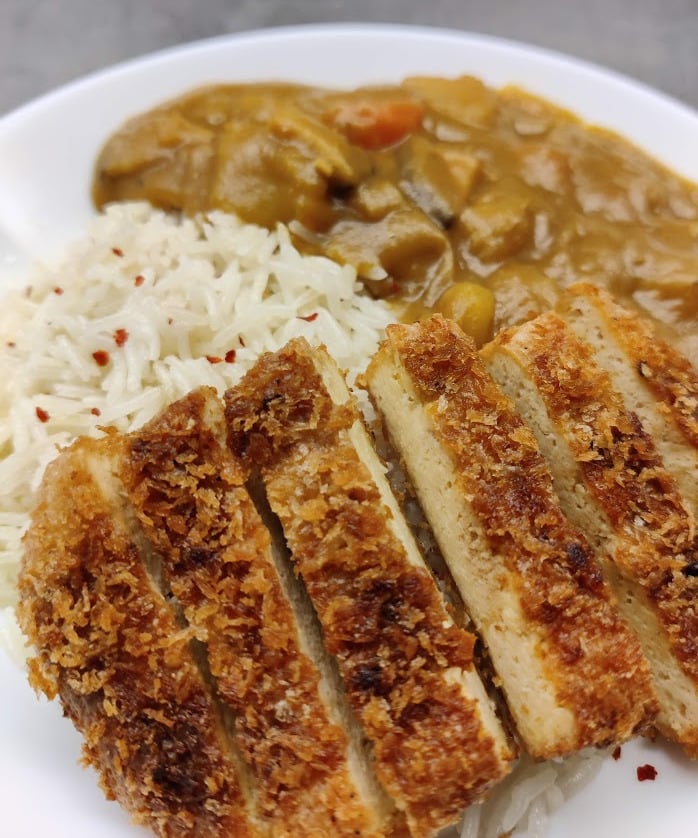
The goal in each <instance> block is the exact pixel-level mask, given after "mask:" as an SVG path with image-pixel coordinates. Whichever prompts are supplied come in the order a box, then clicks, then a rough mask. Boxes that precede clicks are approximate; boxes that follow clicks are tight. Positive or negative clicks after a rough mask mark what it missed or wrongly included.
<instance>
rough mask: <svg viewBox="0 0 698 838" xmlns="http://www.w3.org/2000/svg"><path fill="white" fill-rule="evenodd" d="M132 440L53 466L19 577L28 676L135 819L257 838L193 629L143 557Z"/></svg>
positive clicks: (177, 829)
mask: <svg viewBox="0 0 698 838" xmlns="http://www.w3.org/2000/svg"><path fill="white" fill-rule="evenodd" d="M121 443H122V440H121V439H117V438H114V439H112V438H109V437H107V438H105V439H103V440H100V441H98V442H96V441H93V440H88V439H83V440H80V441H78V442H76V443H75V444H74V445H73V446H72V447H71V448H69V449H68V450H67V451H64V452H63V453H62V454H61V455H60V456H59V457H58V458H57V459H56V460H54V461H53V462H52V463H51V464H50V465H49V466H48V469H47V471H46V476H45V477H44V481H43V484H42V487H41V489H40V492H39V497H38V504H37V507H36V510H35V512H34V516H33V521H32V525H31V527H30V529H29V532H28V534H27V536H26V540H25V556H24V564H23V567H22V573H21V576H20V580H19V590H20V604H19V607H18V617H19V621H20V624H21V626H22V628H23V630H24V632H25V634H26V635H27V637H28V638H29V640H30V641H31V642H32V643H33V644H34V646H35V648H36V650H37V655H36V657H35V658H33V659H32V660H31V661H30V662H29V672H30V680H31V683H32V685H33V686H34V687H35V688H36V689H37V690H41V691H42V692H44V693H45V694H46V695H47V696H48V697H49V698H52V697H54V696H55V695H58V696H60V699H61V703H62V705H63V710H64V712H65V714H66V715H67V716H68V717H69V718H70V719H71V720H72V722H73V723H74V724H75V726H76V727H77V729H78V730H79V731H80V732H81V733H82V735H83V737H84V740H85V743H84V749H83V750H84V760H85V762H86V763H89V764H91V765H93V766H94V767H95V768H96V769H97V771H98V772H99V775H100V782H101V785H102V788H103V789H104V791H105V793H106V795H107V797H108V798H110V799H116V800H118V801H119V803H121V805H122V806H123V807H124V808H125V809H126V810H127V811H128V812H129V813H130V814H131V816H132V817H133V819H134V820H135V821H136V823H142V824H145V825H147V826H149V827H150V828H151V829H152V830H153V832H155V833H156V834H157V835H160V836H167V838H177V837H178V836H191V835H236V836H241V838H246V837H247V836H250V837H251V836H255V835H256V834H257V832H256V829H255V826H254V819H253V814H252V810H251V800H250V793H249V789H248V784H247V781H246V778H245V772H244V769H243V766H242V764H241V761H240V760H239V759H238V757H237V755H236V754H235V752H234V751H233V750H232V749H231V748H230V745H229V742H228V737H227V733H226V731H225V729H224V723H223V720H222V719H221V717H220V714H219V712H218V710H217V708H216V704H215V701H214V699H213V697H212V696H211V694H210V691H209V688H208V685H207V684H206V682H205V679H204V678H203V676H202V675H201V673H200V671H199V668H198V666H197V665H196V662H195V660H194V656H193V654H192V650H191V645H190V633H189V631H188V630H187V629H186V628H183V627H182V626H180V625H179V624H178V622H177V620H176V618H175V615H174V614H173V612H172V609H171V608H170V605H169V603H168V601H167V599H166V597H165V596H164V595H163V594H162V592H161V591H160V590H159V589H158V587H157V586H156V585H155V584H154V582H153V580H152V578H151V577H150V576H149V574H148V573H147V571H146V569H145V565H144V563H143V562H142V560H141V555H140V544H139V539H138V536H137V535H134V532H133V528H132V525H131V521H130V520H129V514H128V511H127V510H126V509H125V508H124V504H123V502H122V496H121V492H120V489H119V487H118V485H117V484H116V483H115V480H114V477H113V466H114V463H115V461H116V460H118V458H119V456H120V448H121Z"/></svg>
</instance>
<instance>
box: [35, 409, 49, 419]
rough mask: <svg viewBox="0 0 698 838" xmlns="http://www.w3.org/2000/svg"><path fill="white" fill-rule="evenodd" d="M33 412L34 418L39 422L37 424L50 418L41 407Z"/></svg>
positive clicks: (46, 411)
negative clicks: (34, 413)
mask: <svg viewBox="0 0 698 838" xmlns="http://www.w3.org/2000/svg"><path fill="white" fill-rule="evenodd" d="M35 410H36V418H37V419H38V420H39V422H48V420H49V419H50V418H51V417H50V416H49V415H48V410H44V409H43V407H37V408H35Z"/></svg>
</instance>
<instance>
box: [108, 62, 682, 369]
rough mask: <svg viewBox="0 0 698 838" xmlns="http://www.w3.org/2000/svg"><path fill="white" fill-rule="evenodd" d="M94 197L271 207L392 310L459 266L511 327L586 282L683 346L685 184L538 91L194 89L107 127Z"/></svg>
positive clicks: (441, 284)
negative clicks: (383, 298) (650, 319)
mask: <svg viewBox="0 0 698 838" xmlns="http://www.w3.org/2000/svg"><path fill="white" fill-rule="evenodd" d="M93 196H94V200H95V203H96V204H97V206H99V207H103V206H105V205H106V204H108V203H109V202H112V201H122V200H132V199H134V198H135V199H147V200H148V201H150V202H151V203H153V204H154V205H156V206H160V207H163V208H165V209H182V210H184V211H186V212H188V213H196V212H200V211H205V210H209V209H211V208H217V209H223V210H225V211H228V212H234V213H236V214H238V215H239V216H241V217H242V218H243V219H245V220H246V221H252V222H255V223H257V224H262V225H265V226H268V227H273V226H274V225H275V224H276V223H277V222H279V221H281V222H284V223H287V224H289V225H290V226H291V228H292V231H293V234H294V236H295V241H296V243H297V244H298V245H299V246H300V247H302V248H304V249H305V250H306V251H309V252H315V253H323V254H325V255H327V256H329V257H331V258H332V259H335V260H337V261H339V262H342V263H349V264H351V265H353V266H354V267H355V268H356V270H357V271H358V273H359V275H360V277H361V278H362V279H364V281H365V282H366V283H367V285H368V287H369V288H370V290H371V292H372V293H373V294H374V295H377V296H387V297H390V298H391V299H392V300H393V301H396V302H399V303H400V307H399V309H398V310H399V311H400V316H401V317H403V318H405V319H408V320H410V319H417V318H418V317H420V316H422V315H423V314H425V313H428V312H430V311H432V310H438V311H441V312H442V313H444V314H447V313H449V312H446V311H444V308H446V307H447V306H448V305H449V301H448V299H444V297H443V295H444V294H450V293H452V292H451V289H452V288H453V287H458V286H459V284H460V283H461V282H466V283H476V284H478V285H480V286H482V287H483V288H484V289H485V290H484V293H485V294H486V295H490V296H491V295H494V298H495V299H496V309H497V311H501V312H502V313H503V314H504V315H505V317H504V319H505V320H508V321H509V322H508V323H507V324H506V325H511V324H512V321H515V322H520V321H521V320H524V319H528V318H529V317H531V316H535V315H536V314H538V313H540V312H542V311H544V310H546V309H547V308H549V307H550V305H551V304H554V302H555V299H556V298H557V295H558V294H559V292H560V289H561V288H564V287H566V286H567V285H569V284H571V283H572V282H574V281H583V280H587V281H592V282H594V283H596V284H599V285H603V286H605V287H606V288H607V289H608V290H610V291H611V292H612V293H613V294H614V295H615V296H617V297H618V298H619V299H621V300H622V301H626V302H627V301H632V302H633V304H634V305H637V306H639V307H640V308H641V309H643V310H644V311H645V312H649V313H650V314H651V315H652V316H653V317H655V319H657V320H658V321H661V323H662V328H663V330H664V331H665V334H666V336H667V337H668V339H669V340H670V342H672V343H677V344H679V345H681V346H682V348H683V351H684V352H685V353H686V354H690V351H689V347H690V346H692V347H693V351H695V350H696V347H697V344H696V343H695V340H696V339H695V321H696V316H697V315H698V298H697V297H696V294H695V276H696V274H697V273H698V255H697V253H698V248H697V246H696V245H697V243H698V233H697V232H696V219H698V193H697V192H696V189H695V186H694V185H692V184H690V183H687V182H684V181H682V180H681V179H680V178H679V177H677V176H675V175H674V174H672V173H670V172H669V171H668V170H666V169H665V168H663V167H662V166H660V165H658V164H657V163H655V162H654V161H652V160H651V159H650V158H649V157H648V156H647V155H645V154H643V153H642V152H640V151H639V150H638V149H636V148H634V147H633V146H632V145H630V144H629V143H628V142H627V141H625V140H623V139H621V138H620V137H618V136H616V135H613V134H611V133H610V132H608V131H604V130H600V129H596V128H591V127H589V126H588V125H585V124H583V123H581V122H580V121H579V120H577V119H576V118H575V117H574V116H572V115H571V114H569V113H568V112H566V111H563V110H561V109H560V108H557V107H555V106H554V105H553V104H551V103H549V102H546V101H543V100H541V99H537V98H535V97H532V96H530V95H527V94H526V93H524V92H522V91H520V90H518V89H516V88H511V87H509V88H505V89H503V90H500V91H495V90H493V89H490V88H488V87H486V86H485V85H484V84H483V83H482V82H480V81H478V80H477V79H475V78H472V77H469V76H464V77H461V78H431V77H415V78H408V79H406V80H405V81H403V82H402V83H401V84H399V85H392V86H382V87H364V88H359V89H356V90H328V89H323V88H319V87H308V86H301V85H289V84H235V85H218V86H213V87H209V88H204V89H200V90H195V91H193V92H190V93H187V94H185V95H183V96H181V97H180V98H178V99H175V100H174V101H171V102H167V103H164V104H163V105H161V106H159V107H157V108H155V109H153V110H152V111H150V112H148V113H145V114H142V115H140V116H136V117H134V118H133V119H132V120H130V121H129V122H128V123H127V124H126V125H124V126H123V127H122V128H121V129H120V130H118V131H117V132H116V133H115V134H114V135H113V136H112V137H111V138H110V139H109V140H108V141H107V143H106V144H105V146H104V149H103V151H102V153H101V155H100V157H99V160H98V161H97V165H96V171H95V177H94V185H93ZM377 277H385V278H386V279H387V281H382V282H379V283H376V282H375V280H376V278H377ZM410 303H411V305H409V304H410ZM483 315H484V316H483V319H482V320H481V321H478V323H477V324H476V325H475V328H474V329H473V336H476V335H477V337H478V339H479V340H480V341H484V339H486V338H488V337H491V329H492V325H491V322H492V321H491V314H488V312H487V310H486V309H484V310H483ZM460 325H461V326H462V327H463V328H465V329H470V328H471V327H472V318H471V319H470V320H463V321H462V322H461V323H460ZM500 325H502V320H501V318H500V317H499V316H498V315H495V326H496V327H499V326H500Z"/></svg>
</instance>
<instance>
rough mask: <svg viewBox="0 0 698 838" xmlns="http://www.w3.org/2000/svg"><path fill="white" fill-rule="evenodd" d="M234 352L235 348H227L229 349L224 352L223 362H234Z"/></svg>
mask: <svg viewBox="0 0 698 838" xmlns="http://www.w3.org/2000/svg"><path fill="white" fill-rule="evenodd" d="M236 354H237V353H236V352H235V350H234V349H229V350H228V351H227V352H226V353H225V362H226V364H234V363H235V355H236Z"/></svg>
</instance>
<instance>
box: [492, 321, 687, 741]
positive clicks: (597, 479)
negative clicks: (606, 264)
mask: <svg viewBox="0 0 698 838" xmlns="http://www.w3.org/2000/svg"><path fill="white" fill-rule="evenodd" d="M604 334H605V330H604ZM484 354H485V358H486V361H487V364H488V367H489V369H490V371H491V372H492V375H493V376H494V378H495V379H496V381H497V382H498V384H499V385H500V387H501V388H502V389H503V390H504V392H505V393H507V395H509V396H510V397H511V398H512V400H513V401H514V403H515V404H516V407H517V410H518V411H519V412H520V414H521V416H522V417H523V418H524V420H525V421H526V422H527V424H528V425H529V427H530V428H531V429H532V430H533V432H534V433H535V435H536V438H537V439H538V444H539V446H540V448H541V451H542V452H543V454H544V455H545V457H546V459H547V461H548V464H549V466H550V469H551V471H552V473H553V477H554V485H555V491H556V493H557V495H558V497H559V498H560V503H561V506H562V508H563V510H564V511H565V513H566V514H567V515H568V516H569V518H570V519H571V520H572V521H574V522H575V523H576V524H577V525H578V526H579V527H580V528H581V529H582V530H584V532H585V533H586V535H587V537H588V538H589V540H590V541H591V543H592V544H593V546H594V547H595V548H596V549H597V551H598V554H599V557H600V559H601V562H602V565H603V567H604V571H605V574H606V577H607V578H608V580H609V581H610V583H611V585H612V586H613V588H614V589H615V591H616V595H617V599H618V603H619V605H620V607H621V609H622V612H623V615H624V617H625V619H626V620H627V621H628V623H629V624H630V625H631V626H632V627H633V628H634V630H635V632H636V633H637V635H638V637H639V638H640V642H641V643H642V646H643V649H644V651H645V654H646V655H647V657H648V659H649V661H650V665H651V667H652V672H653V675H654V685H655V689H656V691H657V695H658V697H659V706H660V710H659V716H658V719H657V725H658V727H659V729H660V730H661V731H662V732H663V733H664V734H665V735H666V736H667V737H668V738H669V739H673V740H675V741H677V742H679V743H680V744H682V745H683V747H684V748H685V750H686V751H687V753H688V754H690V755H692V756H696V755H698V659H697V658H696V654H695V649H696V642H697V641H698V613H697V611H696V601H697V597H698V573H697V572H696V567H697V566H698V564H697V560H698V554H697V552H696V547H697V541H696V530H695V521H694V519H693V515H692V514H691V512H690V511H689V509H688V507H687V504H686V502H685V501H684V499H683V498H682V497H681V494H680V492H679V489H678V486H677V484H676V482H675V480H674V479H673V478H672V476H671V475H670V474H669V472H668V471H667V470H666V468H665V467H664V464H663V462H662V459H661V457H660V456H659V454H658V453H657V449H656V447H655V444H654V442H653V440H652V437H651V436H650V435H649V434H648V432H647V431H646V430H645V428H644V427H643V425H642V424H641V422H640V420H639V419H638V416H637V414H636V413H634V412H633V410H632V406H631V405H628V406H626V405H625V403H624V401H623V397H622V396H621V395H620V394H619V393H618V392H617V391H616V390H614V388H613V385H612V381H611V375H609V373H608V372H606V371H605V370H604V369H603V368H602V367H600V366H599V365H598V364H597V363H596V361H595V360H594V355H593V351H592V349H591V348H590V347H588V346H587V345H586V344H585V343H583V342H582V341H580V340H579V338H578V337H577V336H576V335H575V333H574V331H573V330H572V329H571V328H570V327H568V326H567V325H566V324H565V322H564V320H562V319H561V318H560V316H559V315H558V314H556V313H554V312H549V313H547V314H542V315H539V316H538V317H537V318H536V319H535V320H532V321H529V322H528V323H525V324H523V325H522V326H520V327H518V328H517V329H512V330H506V331H503V332H500V333H499V335H498V336H497V337H496V338H495V340H494V341H493V342H492V343H491V344H490V345H488V346H487V347H486V348H485V350H484ZM657 372H661V368H660V369H658V370H657ZM694 477H695V475H694Z"/></svg>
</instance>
